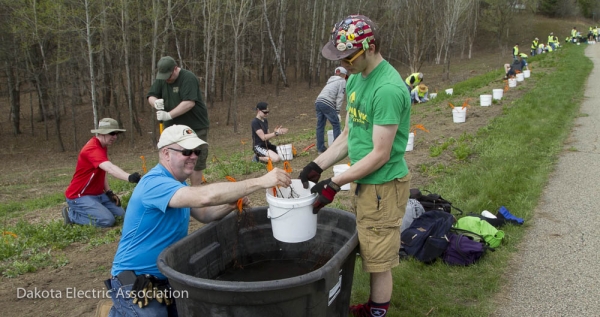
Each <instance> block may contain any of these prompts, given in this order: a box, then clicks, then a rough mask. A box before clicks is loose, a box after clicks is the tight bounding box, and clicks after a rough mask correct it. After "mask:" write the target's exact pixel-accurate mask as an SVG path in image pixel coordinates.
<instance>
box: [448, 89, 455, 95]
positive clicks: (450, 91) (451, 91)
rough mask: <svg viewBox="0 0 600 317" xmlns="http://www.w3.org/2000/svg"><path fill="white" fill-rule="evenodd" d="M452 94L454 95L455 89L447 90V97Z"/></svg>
mask: <svg viewBox="0 0 600 317" xmlns="http://www.w3.org/2000/svg"><path fill="white" fill-rule="evenodd" d="M452 93H454V88H448V89H446V95H452Z"/></svg>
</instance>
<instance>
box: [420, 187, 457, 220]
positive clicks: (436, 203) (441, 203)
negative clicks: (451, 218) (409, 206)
mask: <svg viewBox="0 0 600 317" xmlns="http://www.w3.org/2000/svg"><path fill="white" fill-rule="evenodd" d="M425 191H426V192H427V193H428V194H427V195H423V193H422V192H421V191H420V190H419V189H418V188H411V189H410V197H409V198H412V199H416V200H418V201H419V202H420V203H421V205H422V206H423V209H425V211H430V210H442V211H445V212H447V213H450V212H452V208H454V209H456V210H457V211H458V212H459V214H461V215H462V213H463V211H462V210H460V209H459V208H457V207H455V206H452V203H451V202H449V201H447V200H446V199H444V198H443V197H442V196H440V195H438V194H434V193H432V192H430V191H427V190H425Z"/></svg>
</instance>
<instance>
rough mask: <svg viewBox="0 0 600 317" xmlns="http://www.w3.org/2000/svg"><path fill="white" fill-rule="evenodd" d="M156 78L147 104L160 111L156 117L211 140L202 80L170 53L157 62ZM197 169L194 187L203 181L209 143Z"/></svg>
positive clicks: (197, 164)
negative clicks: (188, 128) (177, 61)
mask: <svg viewBox="0 0 600 317" xmlns="http://www.w3.org/2000/svg"><path fill="white" fill-rule="evenodd" d="M157 66H158V73H157V74H156V80H155V81H154V83H153V84H152V87H150V91H149V92H148V95H147V98H148V103H149V104H150V105H151V106H153V107H154V108H156V110H158V111H157V112H156V119H157V120H158V121H161V122H164V124H165V128H166V127H169V126H171V125H174V124H180V125H186V126H188V127H190V128H192V130H194V131H195V132H196V134H197V135H198V137H199V138H200V139H202V140H204V141H207V140H208V127H209V122H208V111H207V110H206V104H204V100H203V99H202V92H201V91H200V81H199V80H198V77H196V75H194V73H192V72H190V71H188V70H185V69H182V68H181V67H179V66H177V63H176V62H175V60H174V59H173V58H172V57H171V56H165V57H163V58H161V59H160V60H159V61H158V65H157ZM200 149H201V150H202V152H201V153H200V155H198V160H197V161H196V166H195V167H194V172H193V173H192V175H191V176H190V181H191V183H192V186H197V185H200V184H202V171H203V170H204V169H206V158H207V157H208V144H203V145H201V146H200Z"/></svg>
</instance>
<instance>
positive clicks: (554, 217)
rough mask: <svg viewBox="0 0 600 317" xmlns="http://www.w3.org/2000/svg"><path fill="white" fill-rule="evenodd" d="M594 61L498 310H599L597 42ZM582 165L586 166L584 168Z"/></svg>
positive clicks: (500, 314)
mask: <svg viewBox="0 0 600 317" xmlns="http://www.w3.org/2000/svg"><path fill="white" fill-rule="evenodd" d="M585 53H586V56H588V57H589V58H590V59H591V60H592V61H593V63H594V69H593V70H592V72H591V74H590V77H589V78H588V82H587V86H586V89H585V97H586V99H585V101H584V102H583V104H582V106H581V113H584V114H587V115H588V116H582V117H579V118H577V119H576V121H575V128H574V129H573V132H572V134H571V137H570V139H569V142H568V144H565V148H569V149H570V148H572V147H574V148H576V149H577V150H576V151H574V150H572V149H570V150H568V151H565V152H564V153H563V154H562V155H561V157H560V158H559V161H558V164H557V166H556V170H555V171H554V174H553V175H552V176H551V178H550V180H549V182H548V185H547V186H546V188H545V189H544V192H543V194H542V200H541V202H540V204H539V205H538V207H537V208H536V211H535V215H534V217H533V219H532V220H531V221H532V225H531V226H530V227H529V229H528V231H527V234H526V235H525V236H524V238H523V240H522V242H521V244H520V245H519V246H518V248H519V249H520V251H519V253H518V254H517V255H516V256H515V257H514V259H513V260H512V261H511V264H510V265H509V274H507V275H506V276H507V279H508V280H507V281H506V286H505V287H504V288H503V290H502V292H501V293H500V294H499V295H498V297H497V300H498V301H499V304H498V307H499V308H498V310H497V312H496V313H495V314H494V315H493V316H496V317H504V316H506V317H512V316H562V317H570V316H573V317H579V316H598V311H600V301H598V276H599V275H600V266H598V260H599V256H598V245H599V244H600V236H598V223H600V213H598V210H597V207H596V205H597V204H596V197H597V194H596V193H598V192H599V191H600V185H599V184H598V178H599V177H600V164H599V163H598V157H599V156H598V155H599V154H600V147H599V145H600V144H599V136H600V125H599V124H598V121H600V108H599V107H598V106H599V102H598V100H600V92H599V91H598V87H600V45H590V46H588V47H587V49H586V51H585ZM583 167H585V168H583Z"/></svg>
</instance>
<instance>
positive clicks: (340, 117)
mask: <svg viewBox="0 0 600 317" xmlns="http://www.w3.org/2000/svg"><path fill="white" fill-rule="evenodd" d="M338 120H339V121H340V122H342V116H340V115H339V114H338Z"/></svg>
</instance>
